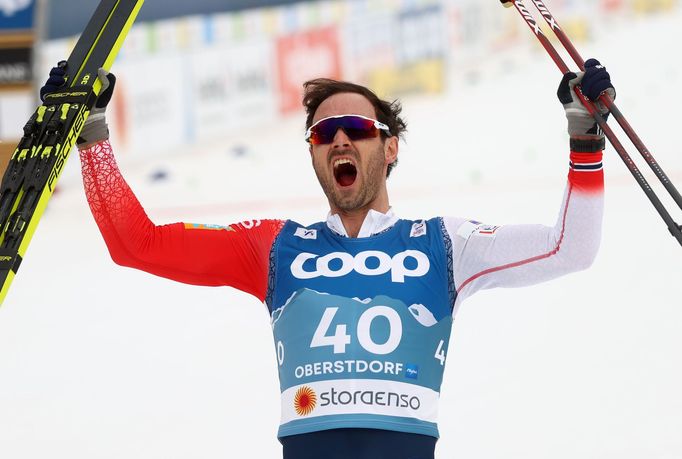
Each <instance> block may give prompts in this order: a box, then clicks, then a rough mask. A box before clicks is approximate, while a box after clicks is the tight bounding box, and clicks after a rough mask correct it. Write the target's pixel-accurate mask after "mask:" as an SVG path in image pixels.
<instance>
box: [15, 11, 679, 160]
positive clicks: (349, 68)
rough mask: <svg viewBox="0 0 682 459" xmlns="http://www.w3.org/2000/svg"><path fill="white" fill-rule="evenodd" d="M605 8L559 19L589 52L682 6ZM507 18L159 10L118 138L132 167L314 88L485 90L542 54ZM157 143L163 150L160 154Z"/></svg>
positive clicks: (58, 26) (130, 85)
mask: <svg viewBox="0 0 682 459" xmlns="http://www.w3.org/2000/svg"><path fill="white" fill-rule="evenodd" d="M69 3H70V2H69V1H65V2H48V3H47V4H46V6H45V11H46V17H47V19H46V20H45V21H44V22H45V29H46V30H44V31H43V33H42V35H43V36H45V37H50V38H49V39H48V40H47V41H46V42H44V43H42V46H41V47H40V48H39V53H40V59H39V62H38V66H37V68H38V69H39V71H38V75H39V77H38V78H37V81H36V85H40V84H42V81H43V80H44V78H45V76H46V75H47V72H48V71H49V69H50V68H51V67H52V66H53V65H54V64H55V63H56V62H58V61H59V60H61V59H63V58H64V57H65V56H68V53H69V52H70V49H71V48H72V47H73V45H74V44H75V38H76V36H75V35H73V34H74V33H75V32H76V31H78V30H80V28H81V27H82V24H80V23H81V22H84V21H85V16H86V14H85V13H86V12H87V11H85V10H87V9H88V8H89V7H90V5H89V6H88V7H84V8H80V10H82V11H79V13H78V14H82V15H83V16H84V18H83V19H81V18H80V16H78V14H76V15H71V16H68V17H66V16H64V13H63V11H65V10H73V8H68V5H67V4H69ZM71 3H74V5H75V2H71ZM91 3H92V6H91V7H92V8H94V5H95V3H96V2H94V1H93V2H91ZM79 4H80V3H79ZM57 5H58V6H57ZM594 5H595V1H594V0H572V1H561V2H556V4H555V5H552V7H553V11H554V13H555V15H557V16H559V17H561V18H562V25H563V27H564V29H565V30H567V32H568V33H569V35H570V36H571V37H572V38H573V40H575V41H576V42H578V43H579V42H581V41H586V40H589V39H590V34H591V33H592V30H593V28H594V27H595V26H596V25H597V24H599V23H601V22H602V21H604V20H608V21H613V20H617V19H618V18H624V17H630V16H633V15H637V14H646V13H650V12H653V11H660V10H665V9H672V8H674V7H675V6H676V2H675V0H630V1H626V0H600V2H599V4H598V8H597V10H596V11H597V14H595V8H594ZM499 8H500V6H499V4H498V3H497V2H493V1H490V2H482V1H480V0H390V1H389V0H323V1H308V2H292V1H254V2H229V4H228V3H225V2H216V1H209V0H204V1H195V2H191V4H187V2H163V3H161V2H154V1H148V2H146V3H145V7H144V8H143V10H142V12H141V14H140V19H141V21H140V22H138V23H136V25H135V26H134V30H133V31H131V33H130V36H129V39H128V40H127V41H126V43H125V45H124V49H123V50H122V52H121V55H120V58H119V59H118V60H117V62H116V64H115V66H114V69H113V70H114V72H116V73H117V74H118V76H119V77H120V81H121V84H120V88H121V89H119V90H118V91H117V92H116V94H115V101H114V104H113V105H114V108H113V110H112V111H113V112H115V113H116V116H114V117H112V123H111V126H112V137H113V138H114V139H115V141H116V143H117V149H118V151H119V155H120V156H121V157H124V158H135V157H141V156H144V155H147V156H149V155H156V154H159V153H161V154H163V153H168V152H169V151H170V150H178V149H180V148H183V147H185V146H191V145H194V144H197V143H202V142H212V141H216V140H219V139H220V138H221V137H224V136H225V135H229V134H230V133H235V132H238V131H239V130H242V129H248V128H250V127H254V126H258V125H259V124H261V123H264V122H270V121H273V120H275V119H278V118H281V117H287V116H289V115H292V114H296V113H299V112H300V111H301V110H302V107H301V102H300V99H301V94H302V84H303V82H304V81H306V80H308V79H311V78H315V77H330V78H340V79H348V80H351V81H355V82H358V83H361V84H366V85H369V86H370V87H372V88H373V89H374V90H375V91H377V92H378V93H379V94H380V95H381V96H383V97H389V98H391V97H398V96H403V95H405V94H420V93H424V94H438V93H442V92H444V91H446V90H447V82H448V81H449V80H451V79H452V78H453V77H456V76H459V77H461V78H465V79H469V80H472V81H475V80H476V78H478V77H479V76H480V72H481V71H482V69H485V68H486V65H488V66H489V65H495V63H499V62H502V61H503V62H505V65H510V64H514V63H515V62H516V63H517V64H519V63H521V62H523V59H525V57H526V56H527V52H531V53H533V52H534V53H537V52H541V49H540V48H539V45H538V44H537V43H535V41H534V38H533V37H532V36H531V35H529V34H528V33H527V31H526V30H524V28H525V27H526V26H525V24H524V23H523V22H522V21H519V20H518V18H517V17H515V16H514V15H511V14H500V9H499ZM145 20H146V22H145ZM491 53H493V54H492V55H493V56H497V58H496V59H491ZM19 127H20V122H18V123H17V124H16V125H15V126H14V128H15V129H18V128H19ZM154 132H156V133H158V134H159V136H156V135H155V136H154V138H156V139H159V141H157V142H154V143H153V144H150V143H149V142H147V141H146V139H147V138H149V135H150V133H154ZM161 134H163V135H161ZM174 147H175V148H174Z"/></svg>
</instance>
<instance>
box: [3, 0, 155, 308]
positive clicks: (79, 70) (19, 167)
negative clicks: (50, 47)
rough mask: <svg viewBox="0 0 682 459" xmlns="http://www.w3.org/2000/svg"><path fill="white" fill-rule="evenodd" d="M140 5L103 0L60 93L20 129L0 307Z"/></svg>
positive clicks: (10, 178) (6, 210)
mask: <svg viewBox="0 0 682 459" xmlns="http://www.w3.org/2000/svg"><path fill="white" fill-rule="evenodd" d="M143 2H144V0H102V1H101V2H100V4H99V5H98V7H97V9H96V10H95V12H94V14H93V15H92V17H91V18H90V21H89V22H88V24H87V26H86V27H85V30H84V31H83V33H82V34H81V36H80V38H79V40H78V42H77V43H76V46H75V47H74V49H73V51H72V52H71V55H70V56H69V59H68V61H66V62H64V63H60V65H66V82H67V83H66V85H65V87H64V90H63V91H60V92H58V93H53V94H49V95H47V96H46V97H45V102H44V103H43V104H42V105H41V106H40V107H38V109H37V110H36V111H35V113H34V114H33V116H31V118H30V119H29V120H28V122H27V123H26V125H25V126H24V135H23V137H22V138H21V140H20V141H19V145H18V146H17V148H16V150H15V151H14V154H13V155H12V157H11V159H10V161H9V164H8V165H7V170H6V172H5V175H4V176H3V178H2V184H1V185H0V225H1V226H0V305H1V304H2V302H3V301H4V299H5V296H6V295H7V292H8V290H9V287H10V285H11V283H12V280H13V279H14V276H15V275H16V273H17V270H18V269H19V266H20V265H21V261H22V260H23V258H24V254H25V253H26V249H27V247H28V244H29V243H30V242H31V238H32V237H33V233H34V232H35V230H36V227H37V225H38V221H39V220H40V217H41V216H42V215H43V212H44V211H45V207H46V206H47V202H48V200H49V199H50V197H51V196H52V193H53V191H54V188H55V185H56V183H57V180H58V179H59V176H60V174H61V172H62V169H63V168H64V164H65V163H66V160H67V158H68V156H69V154H70V153H71V149H72V148H73V145H74V143H75V142H76V139H77V138H78V136H79V134H80V132H81V130H82V129H83V124H84V123H85V120H86V119H87V118H88V115H89V114H90V109H91V108H92V107H93V105H94V104H95V101H96V100H97V96H98V95H99V93H100V91H101V83H100V81H99V80H98V79H97V70H98V69H99V68H105V69H107V70H109V69H110V68H111V65H112V63H113V62H114V59H115V58H116V55H117V54H118V51H119V50H120V48H121V45H122V44H123V41H124V40H125V37H126V35H127V34H128V31H129V30H130V27H131V26H132V24H133V22H134V21H135V17H136V16H137V13H138V11H139V10H140V8H141V7H142V3H143Z"/></svg>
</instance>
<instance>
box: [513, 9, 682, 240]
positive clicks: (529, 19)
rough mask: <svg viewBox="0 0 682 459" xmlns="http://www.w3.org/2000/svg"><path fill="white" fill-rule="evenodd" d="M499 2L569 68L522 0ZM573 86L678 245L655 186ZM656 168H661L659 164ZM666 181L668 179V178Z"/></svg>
mask: <svg viewBox="0 0 682 459" xmlns="http://www.w3.org/2000/svg"><path fill="white" fill-rule="evenodd" d="M500 2H501V3H502V4H503V5H504V6H505V7H510V6H514V7H515V8H516V10H517V11H518V13H519V14H520V15H521V17H522V18H523V19H524V20H525V21H526V24H528V27H530V29H531V31H532V32H533V33H534V34H535V36H536V37H537V39H538V41H539V42H540V44H541V45H542V47H543V48H544V49H545V51H547V53H548V54H549V57H550V58H551V59H552V60H553V61H554V63H555V64H556V65H557V67H558V68H559V70H560V71H561V73H562V74H566V73H567V72H570V69H569V68H568V66H567V65H566V63H565V62H564V60H563V59H562V58H561V56H560V55H559V53H558V52H557V50H556V49H555V48H554V46H553V45H552V43H551V42H550V41H549V39H548V38H547V36H546V35H545V34H544V33H543V32H542V30H541V29H540V26H539V25H538V23H537V22H536V21H535V18H534V17H533V15H532V14H530V12H529V11H528V9H527V8H526V6H525V5H524V4H523V1H522V0H500ZM545 10H546V8H545ZM541 12H542V10H541ZM543 17H544V16H543ZM550 21H551V24H550V25H552V24H556V21H554V19H553V17H552V19H551V20H550ZM553 28H554V27H553ZM574 90H575V93H576V95H577V97H578V99H579V100H580V102H581V103H582V104H583V105H584V106H585V108H586V109H587V111H588V112H589V113H590V115H592V117H593V118H594V119H595V121H596V122H597V124H598V125H599V127H600V128H601V129H602V131H603V132H604V134H605V135H606V137H607V138H608V139H609V142H611V145H613V147H614V148H615V150H616V152H617V153H618V156H620V158H621V159H622V160H623V163H625V166H626V167H627V168H628V170H629V171H630V173H631V174H632V176H633V177H634V178H635V180H636V181H637V183H638V184H639V186H640V187H641V188H642V190H643V191H644V194H645V195H646V196H647V198H649V201H650V202H651V203H652V204H653V206H654V208H655V209H656V211H657V212H658V214H659V215H660V216H661V218H662V219H663V221H664V222H665V224H666V225H667V227H668V230H669V231H670V233H671V234H672V235H673V237H675V238H676V239H677V241H678V242H679V243H680V245H682V227H681V226H680V225H678V224H677V223H675V221H674V220H673V218H672V217H671V216H670V213H669V212H668V211H667V209H666V208H665V206H663V203H662V202H661V200H660V199H659V198H658V196H657V195H656V193H655V192H654V190H653V189H652V188H651V185H649V182H647V180H646V179H645V178H644V175H642V172H641V171H640V170H639V168H638V167H637V165H636V164H635V162H634V161H633V160H632V158H631V157H630V155H629V154H628V153H627V151H625V147H624V146H623V144H622V143H621V142H620V140H618V138H617V137H616V134H615V133H614V132H613V130H612V129H611V127H610V126H609V125H608V124H607V123H606V121H605V120H604V117H602V116H601V113H600V112H599V110H598V109H597V107H596V106H595V105H594V103H592V102H591V101H590V100H588V99H587V97H585V95H584V94H583V93H582V90H581V89H580V87H579V86H578V85H576V86H575V88H574ZM652 159H653V158H652ZM658 169H659V170H660V167H659V168H658ZM661 172H662V171H661ZM666 179H667V177H666ZM668 182H670V181H669V180H668Z"/></svg>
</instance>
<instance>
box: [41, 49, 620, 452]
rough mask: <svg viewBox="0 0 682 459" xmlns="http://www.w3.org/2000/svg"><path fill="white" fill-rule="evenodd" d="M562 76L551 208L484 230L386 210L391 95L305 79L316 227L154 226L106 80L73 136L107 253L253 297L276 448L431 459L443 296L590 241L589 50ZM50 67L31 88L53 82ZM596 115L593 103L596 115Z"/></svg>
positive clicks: (515, 275) (595, 178)
mask: <svg viewBox="0 0 682 459" xmlns="http://www.w3.org/2000/svg"><path fill="white" fill-rule="evenodd" d="M586 65H587V69H586V72H584V73H583V72H581V73H580V74H573V73H569V74H567V75H565V76H564V78H563V80H562V82H561V84H560V87H559V91H558V96H559V99H560V101H561V102H562V104H563V105H564V109H565V111H566V116H567V119H568V131H569V134H570V147H571V153H570V169H569V173H568V183H567V186H566V191H565V195H564V198H563V201H562V204H561V208H560V212H559V218H558V220H557V223H556V224H555V225H554V226H553V227H546V226H542V225H508V226H500V227H495V226H489V225H484V224H481V223H478V222H475V221H471V220H466V219H461V218H454V217H437V218H432V219H429V220H417V221H408V220H402V219H399V218H398V217H397V216H396V215H394V213H393V212H392V211H391V208H390V202H389V197H388V192H387V188H386V181H387V177H388V176H389V173H390V172H391V170H392V169H393V167H394V166H395V164H396V161H397V159H398V150H399V141H398V140H399V138H400V137H401V136H402V134H403V133H404V131H405V129H406V124H405V122H404V121H403V120H402V119H401V117H400V113H401V107H400V105H399V104H398V103H397V102H394V103H389V102H386V101H383V100H381V99H379V98H378V97H377V96H376V95H375V94H374V93H373V92H372V91H370V90H369V89H367V88H365V87H363V86H359V85H355V84H352V83H347V82H339V81H334V80H328V79H317V80H312V81H309V82H307V83H306V84H305V94H304V98H303V104H304V106H305V109H306V113H307V120H306V127H307V132H306V136H305V139H306V140H307V141H308V143H309V144H310V148H309V149H310V158H311V161H312V164H313V169H314V171H315V173H316V175H317V177H318V179H319V182H320V184H321V186H322V189H323V191H324V193H325V195H326V196H327V199H328V201H329V207H330V212H329V214H328V216H327V219H326V221H325V222H320V223H315V224H313V225H302V224H299V223H296V222H293V221H280V220H264V221H257V222H255V223H251V224H236V225H231V226H227V227H216V226H206V225H193V224H185V223H176V224H172V225H164V226H156V225H155V224H154V223H152V222H151V221H150V220H149V218H148V217H147V216H146V214H145V212H144V210H143V208H142V206H141V205H140V203H139V202H138V200H137V198H136V197H135V195H134V194H133V192H132V191H131V190H130V188H129V187H128V185H127V184H126V182H125V180H124V178H123V177H122V176H121V173H120V171H119V169H118V167H117V165H116V162H115V160H114V156H113V153H112V148H111V145H110V144H109V141H108V129H107V125H106V120H105V117H104V111H105V108H106V105H107V103H108V102H109V99H110V97H111V94H112V91H113V88H114V85H115V78H114V77H113V75H111V74H106V72H103V71H101V72H100V75H99V77H100V78H101V80H102V82H103V84H104V88H105V90H104V91H103V93H102V96H101V97H100V98H99V100H98V101H97V104H96V107H95V109H94V110H93V112H92V114H91V116H90V117H89V119H88V122H87V123H86V125H85V127H84V129H83V132H82V134H81V138H80V139H79V142H78V143H79V148H80V157H81V162H82V167H83V180H84V184H85V190H86V195H87V198H88V202H89V204H90V207H91V210H92V213H93V215H94V217H95V220H96V222H97V224H98V226H99V228H100V231H101V233H102V235H103V237H104V239H105V241H106V244H107V246H108V249H109V251H110V253H111V256H112V258H113V259H114V261H116V262H117V263H119V264H121V265H124V266H129V267H134V268H137V269H142V270H145V271H148V272H150V273H152V274H156V275H159V276H163V277H167V278H170V279H174V280H177V281H180V282H185V283H191V284H197V285H213V286H219V285H228V286H232V287H235V288H238V289H240V290H242V291H245V292H248V293H251V294H252V295H254V296H256V297H257V298H258V299H260V300H261V301H264V302H265V303H266V305H267V306H268V308H269V311H270V313H271V319H272V320H271V322H272V328H273V334H274V342H275V350H276V356H277V362H278V366H279V376H280V387H281V392H282V394H281V400H282V420H281V425H280V429H279V433H278V437H279V439H280V441H281V443H282V445H283V454H284V458H286V459H307V458H332V459H333V458H354V459H355V458H372V459H381V458H391V459H427V458H433V457H434V449H435V444H436V441H437V438H438V429H437V425H436V415H437V408H438V407H437V404H438V398H439V391H440V385H441V381H442V376H443V369H444V365H445V361H446V358H447V354H448V341H449V336H450V329H451V325H452V318H453V316H454V313H455V312H456V310H457V307H458V306H459V305H460V304H461V302H462V301H463V300H464V299H465V298H466V297H468V296H470V295H472V294H473V293H475V292H476V291H478V290H481V289H485V288H492V287H517V286H524V285H530V284H534V283H538V282H542V281H545V280H549V279H552V278H555V277H558V276H560V275H563V274H566V273H569V272H572V271H576V270H580V269H585V268H587V267H588V266H589V265H590V264H591V263H592V260H593V259H594V257H595V254H596V252H597V249H598V246H599V239H600V232H601V218H602V207H603V172H602V167H601V157H602V149H603V147H604V138H603V135H601V133H600V132H599V130H598V129H597V127H596V125H595V123H594V121H593V120H592V118H591V117H590V116H589V114H588V113H587V110H586V109H585V108H584V107H582V106H581V104H580V102H578V101H577V98H576V97H575V94H574V88H575V86H576V85H577V84H579V83H581V86H582V91H583V93H584V94H585V95H586V96H587V97H588V98H590V99H591V100H596V99H597V98H598V97H599V95H600V94H602V93H603V92H605V91H606V92H609V93H610V94H611V95H612V96H615V92H614V89H613V86H612V85H611V81H610V77H609V74H608V73H607V72H606V70H605V69H604V67H603V66H601V65H600V64H599V62H597V61H596V60H589V61H588V62H587V64H586ZM63 76H64V71H63V69H59V68H55V69H53V71H52V72H51V74H50V79H49V80H48V82H47V84H46V85H45V86H44V87H43V89H42V90H41V94H45V93H48V92H51V91H55V90H57V89H58V88H59V86H61V85H62V84H63V83H64V78H63ZM604 114H605V115H606V113H604Z"/></svg>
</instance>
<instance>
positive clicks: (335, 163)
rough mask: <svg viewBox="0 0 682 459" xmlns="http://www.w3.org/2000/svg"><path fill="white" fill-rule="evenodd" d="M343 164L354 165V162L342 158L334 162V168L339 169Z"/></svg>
mask: <svg viewBox="0 0 682 459" xmlns="http://www.w3.org/2000/svg"><path fill="white" fill-rule="evenodd" d="M341 164H353V162H352V161H351V160H350V159H346V158H341V159H337V160H336V161H334V167H339V166H340V165H341Z"/></svg>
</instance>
